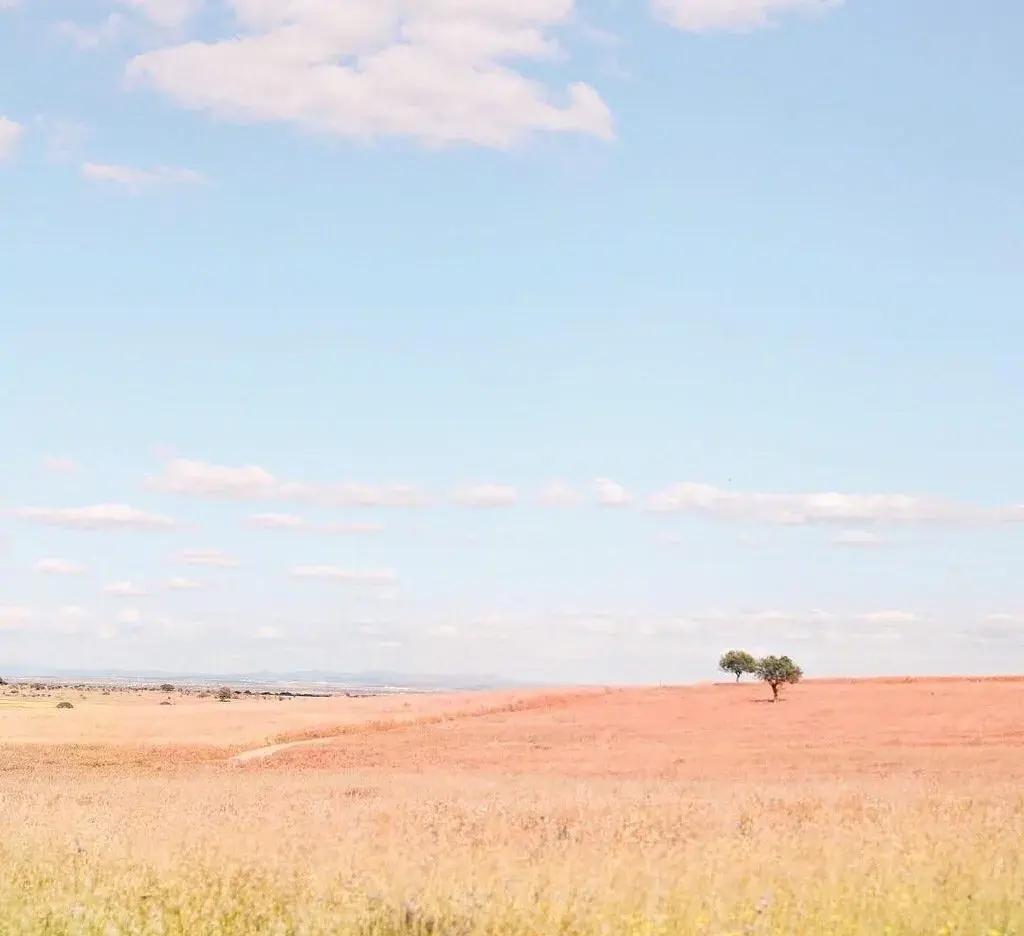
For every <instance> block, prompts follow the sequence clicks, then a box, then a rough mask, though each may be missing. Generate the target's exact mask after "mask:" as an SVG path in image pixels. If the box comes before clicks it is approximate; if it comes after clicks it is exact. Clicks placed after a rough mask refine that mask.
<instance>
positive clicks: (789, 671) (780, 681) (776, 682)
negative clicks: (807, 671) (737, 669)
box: [755, 656, 804, 702]
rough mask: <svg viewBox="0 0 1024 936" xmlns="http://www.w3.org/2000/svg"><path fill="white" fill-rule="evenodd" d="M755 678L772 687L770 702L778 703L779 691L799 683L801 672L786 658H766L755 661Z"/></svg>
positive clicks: (801, 676)
mask: <svg viewBox="0 0 1024 936" xmlns="http://www.w3.org/2000/svg"><path fill="white" fill-rule="evenodd" d="M755 673H756V675H757V678H758V679H760V680H761V681H762V682H766V683H768V685H769V686H771V687H772V701H773V702H778V701H779V689H780V688H781V687H782V686H784V685H786V684H787V683H788V684H795V683H798V682H800V680H801V679H802V678H803V675H804V673H803V670H802V669H800V667H799V666H797V665H796V663H794V662H793V661H792V660H791V659H790V658H789V657H788V656H766V657H762V658H761V659H760V660H758V661H757V667H756V669H755Z"/></svg>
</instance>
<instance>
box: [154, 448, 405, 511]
mask: <svg viewBox="0 0 1024 936" xmlns="http://www.w3.org/2000/svg"><path fill="white" fill-rule="evenodd" d="M149 485H150V487H152V488H154V489H156V490H159V491H166V492H169V493H172V494H186V495H190V496H193V497H210V498H223V499H227V500H255V501H259V500H263V501H295V502H300V503H316V504H322V505H325V506H332V507H415V506H417V505H419V504H420V503H422V500H423V497H422V494H421V493H420V491H419V490H418V489H417V488H415V487H412V486H410V485H406V484H391V485H369V484H353V483H347V482H345V483H335V484H314V483H309V482H305V481H284V480H281V479H279V478H277V477H275V476H274V475H273V474H271V473H270V472H269V471H267V470H266V469H265V468H260V467H259V466H257V465H245V466H242V467H228V466H225V465H211V464H208V463H207V462H201V461H192V460H189V459H185V458H178V459H175V460H173V461H170V462H168V463H167V465H165V466H164V470H163V472H162V473H161V474H160V475H157V476H155V477H151V478H150V479H149Z"/></svg>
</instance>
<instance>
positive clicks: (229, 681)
mask: <svg viewBox="0 0 1024 936" xmlns="http://www.w3.org/2000/svg"><path fill="white" fill-rule="evenodd" d="M3 675H4V676H7V677H10V678H14V679H40V680H45V679H55V680H60V681H70V680H77V681H81V682H94V683H121V684H138V685H148V684H151V683H163V682H168V683H175V684H177V685H182V686H210V685H215V686H224V685H227V686H241V687H249V688H256V687H266V688H274V689H284V688H314V689H322V690H329V691H344V690H346V689H351V690H357V689H359V690H373V691H377V692H398V691H402V690H412V691H417V692H437V691H441V690H445V689H463V690H467V689H477V690H482V689H498V688H508V687H511V686H517V685H523V683H519V682H511V681H509V680H503V679H499V678H498V677H496V676H486V675H471V674H436V673H399V672H391V671H386V670H369V671H363V672H357V673H338V672H332V671H329V670H296V671H292V672H271V671H269V670H265V671H262V672H258V673H189V672H165V671H162V670H105V669H56V668H54V667H45V666H13V667H10V668H9V669H7V670H6V671H5V672H4V674H3Z"/></svg>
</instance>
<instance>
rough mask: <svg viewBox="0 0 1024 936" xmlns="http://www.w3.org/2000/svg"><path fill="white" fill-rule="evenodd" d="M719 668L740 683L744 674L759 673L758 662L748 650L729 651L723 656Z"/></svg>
mask: <svg viewBox="0 0 1024 936" xmlns="http://www.w3.org/2000/svg"><path fill="white" fill-rule="evenodd" d="M718 668H719V669H720V670H721V671H722V672H723V673H732V674H733V676H735V677H736V682H739V681H740V677H741V676H742V675H743V674H744V673H753V672H756V671H757V660H755V659H754V657H753V656H752V655H751V654H749V653H747V651H746V650H729V651H728V652H726V653H723V654H722V659H720V660H719V661H718Z"/></svg>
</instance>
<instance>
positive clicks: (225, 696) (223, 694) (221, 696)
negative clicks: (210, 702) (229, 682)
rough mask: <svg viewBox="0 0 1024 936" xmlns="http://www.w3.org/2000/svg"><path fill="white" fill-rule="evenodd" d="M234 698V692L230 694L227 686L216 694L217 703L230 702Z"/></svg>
mask: <svg viewBox="0 0 1024 936" xmlns="http://www.w3.org/2000/svg"><path fill="white" fill-rule="evenodd" d="M234 697H235V694H234V692H232V690H230V689H229V688H228V687H227V686H224V687H223V688H221V689H220V690H219V691H218V693H217V701H218V702H230V701H231V700H232V699H233V698H234Z"/></svg>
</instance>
